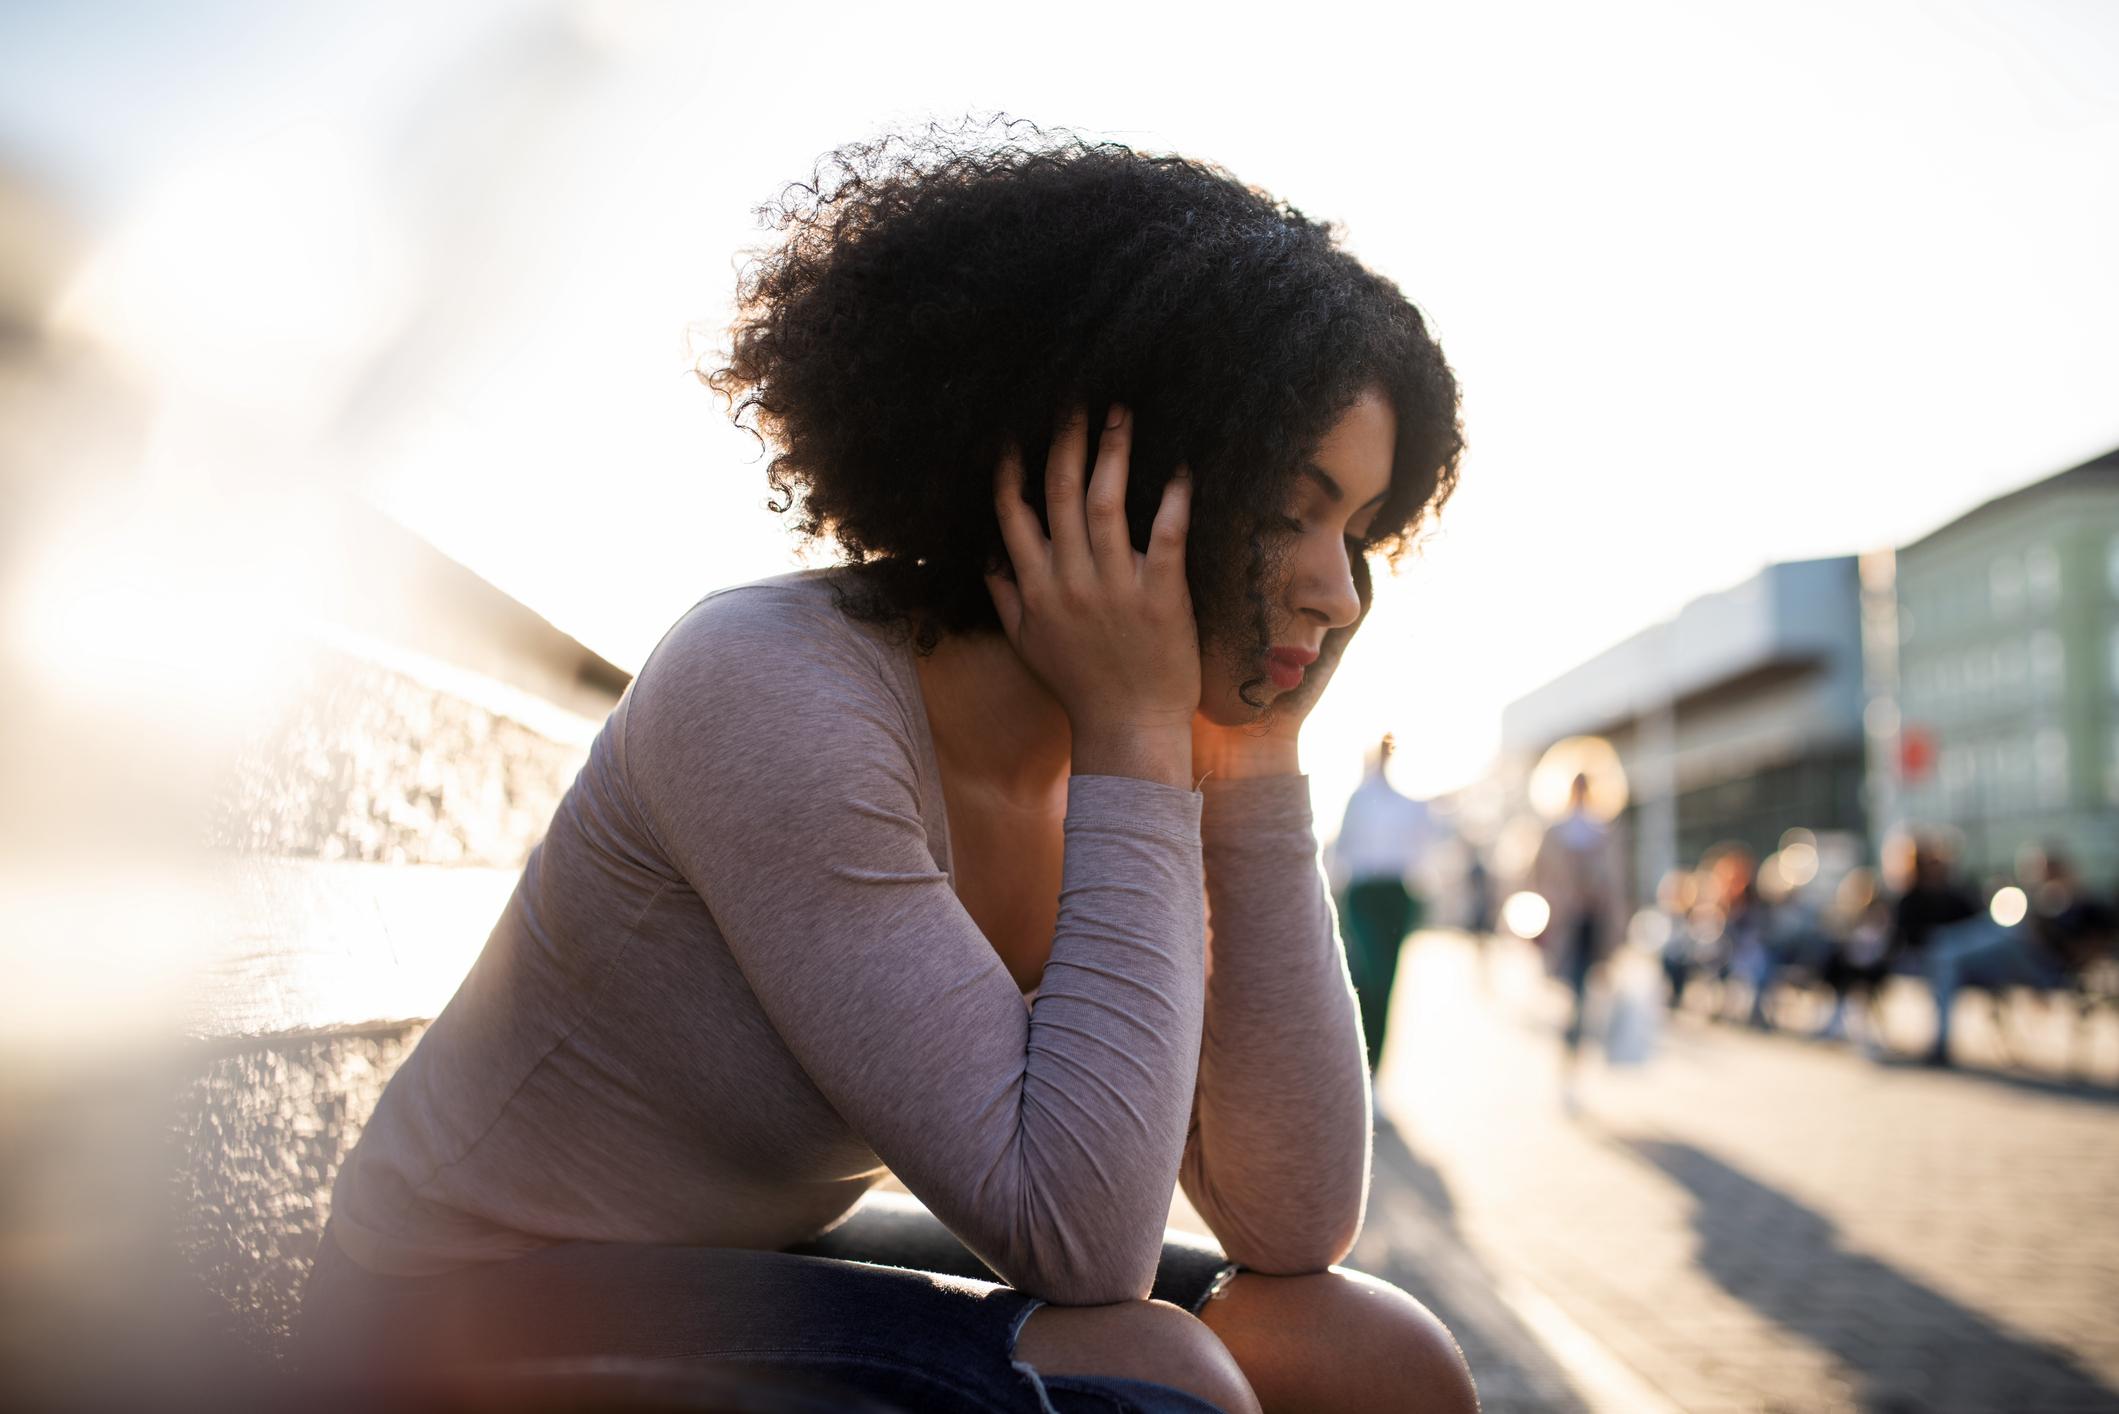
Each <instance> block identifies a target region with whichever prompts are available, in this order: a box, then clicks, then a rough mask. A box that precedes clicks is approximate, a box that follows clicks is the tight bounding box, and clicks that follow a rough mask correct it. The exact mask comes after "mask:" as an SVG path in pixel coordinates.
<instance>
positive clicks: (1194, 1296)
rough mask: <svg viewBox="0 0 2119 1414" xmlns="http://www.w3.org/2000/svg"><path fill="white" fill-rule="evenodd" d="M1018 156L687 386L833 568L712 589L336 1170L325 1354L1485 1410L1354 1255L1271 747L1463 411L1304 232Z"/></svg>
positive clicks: (1412, 316)
mask: <svg viewBox="0 0 2119 1414" xmlns="http://www.w3.org/2000/svg"><path fill="white" fill-rule="evenodd" d="M1020 132H1021V130H1019V129H1015V128H1011V129H1009V130H1008V131H1006V132H1004V133H1001V134H998V135H991V136H993V137H995V138H997V140H987V139H988V136H989V135H985V134H980V133H976V132H974V133H970V134H965V135H946V134H945V135H934V134H930V135H928V136H927V137H925V138H923V139H921V140H918V141H915V142H911V143H904V142H898V141H888V142H884V143H879V144H876V145H873V146H867V147H859V148H851V149H847V150H844V151H842V152H840V153H838V154H835V156H834V158H833V159H832V162H831V165H830V170H829V171H828V172H827V173H826V175H825V176H824V177H822V178H821V179H820V180H818V181H817V182H816V183H815V184H814V185H813V186H803V187H796V188H792V189H791V192H792V195H791V196H789V197H788V198H787V199H786V200H785V201H784V203H783V204H782V205H781V206H780V207H779V208H778V222H779V228H780V232H781V238H780V239H779V240H778V241H777V242H776V243H775V244H774V245H773V247H772V248H770V249H769V250H767V251H766V252H764V253H763V254H762V255H761V256H760V258H759V261H758V263H757V264H756V265H755V266H754V267H753V268H752V269H751V270H750V272H749V273H748V274H747V276H746V278H745V281H744V285H743V290H742V296H743V299H742V305H741V313H740V317H739V320H738V323H737V325H736V327H735V329H734V332H733V339H732V346H731V350H730V352H729V354H728V356H727V359H726V362H725V364H724V365H723V366H721V367H718V368H716V369H714V370H711V371H710V372H709V373H708V375H707V379H706V381H707V382H708V383H709V384H710V385H711V386H712V387H713V388H715V389H716V390H718V391H719V392H721V393H722V394H724V395H726V397H727V398H728V399H729V400H730V402H731V405H732V408H733V413H734V416H735V417H736V418H737V420H738V421H739V423H740V424H741V425H743V426H745V427H748V428H751V429H753V430H754V431H756V432H757V433H758V434H759V435H760V436H761V437H762V438H763V440H764V441H765V443H766V445H767V446H769V448H770V449H771V452H772V456H771V462H770V479H771V482H772V485H773V486H774V487H775V489H776V491H777V492H778V493H779V495H780V497H781V498H782V499H781V501H780V504H779V509H781V510H783V511H788V512H791V513H792V515H793V519H794V524H795V527H796V529H797V530H798V532H799V533H800V534H801V535H803V536H804V537H807V538H809V539H811V540H814V541H820V542H824V543H828V544H829V545H830V547H831V548H832V549H833V550H834V551H835V552H836V554H837V557H838V559H839V560H840V562H841V563H839V564H838V565H836V566H835V567H834V568H830V569H824V570H818V571H811V572H806V573H801V574H794V575H788V576H783V577H780V578H777V579H771V580H766V581H764V582H761V583H757V584H751V585H744V586H741V587H738V588H733V589H727V590H722V591H719V592H716V593H713V594H710V595H708V596H707V597H706V598H705V599H703V600H702V601H701V602H700V603H698V604H697V605H695V606H694V607H693V608H692V609H691V610H690V611H689V612H688V613H686V614H685V615H684V616H683V617H682V618H681V619H679V620H678V622H677V623H676V625H675V626H674V627H672V628H671V629H670V631H669V632H668V634H667V635H666V636H665V637H664V638H663V640H662V642H661V643H660V645H659V646H658V647H657V648H656V649H655V651H654V652H653V654H652V655H650V657H649V658H648V660H647V662H646V664H645V666H644V667H643V668H642V669H641V672H640V675H639V677H638V678H637V680H636V681H635V682H634V683H633V684H632V686H631V688H630V689H629V690H628V692H627V693H626V695H625V697H624V699H623V700H622V701H621V702H620V703H619V704H618V706H617V708H616V710H614V711H613V712H612V714H611V717H610V719H609V721H608V722H607V723H606V724H605V726H604V728H603V730H602V732H601V734H600V735H599V736H598V737H597V738H596V741H595V743H594V746H593V748H592V750H591V752H590V755H589V759H588V763H587V764H586V766H585V767H584V768H583V769H582V772H581V774H580V776H579V778H578V779H577V780H576V781H575V783H574V785H573V787H572V789H571V790H570V791H569V792H568V794H567V795H566V797H565V799H564V800H563V801H562V802H561V804H560V806H559V808H558V811H557V813H556V814H555V816H554V818H553V820H552V823H551V828H550V831H549V833H548V834H547V835H546V837H545V838H544V840H543V842H542V843H541V844H540V845H539V846H538V848H537V849H536V850H535V851H534V852H533V853H532V855H531V857H530V859H529V862H528V864H527V866H526V867H525V869H524V871H523V876H522V879H521V881H520V883H519V885H518V887H517V888H516V890H515V893H514V895H513V897H512V898H511V900H510V901H509V904H508V906H507V909H506V911H505V913H504V914H503V916H502V918H501V919H500V922H499V925H498V926H497V928H496V929H495V931H494V933H493V935H492V937H491V939H490V940H489V941H488V943H487V944H486V947H485V950H484V953H483V954H482V955H481V957H480V958H479V960H478V963H477V965H476V966H475V967H474V968H473V969H472V971H471V973H470V975H469V976H468V977H467V978H466V979H465V981H464V983H463V986H462V988H461V990H459V992H458V993H457V995H456V997H455V999H454V1000H453V1001H452V1002H451V1003H450V1004H449V1006H448V1008H447V1009H446V1010H445V1011H444V1012H443V1013H442V1014H441V1016H440V1017H438V1018H437V1019H436V1020H435V1022H434V1024H433V1026H432V1028H431V1029H430V1030H429V1031H428V1032H427V1033H426V1035H425V1036H424V1038H423V1039H422V1040H421V1042H420V1044H419V1046H418V1047H417V1049H416V1050H415V1051H414V1053H413V1054H412V1056H411V1057H410V1058H409V1059H408V1060H407V1061H406V1062H405V1064H404V1066H403V1067H402V1069H401V1070H400V1071H399V1072H398V1073H397V1075H396V1076H395V1077H394V1078H393V1079H392V1081H391V1083H390V1085H389V1088H388V1090H387V1092H386V1093H385V1094H384V1096H383V1099H382V1102H381V1105H380V1107H379V1108H378V1109H377V1111H376V1113H375V1116H374V1118H373V1120H372V1121H371V1122H370V1123H369V1125H368V1127H367V1130H366V1132H365V1133H364V1134H363V1135H362V1137H361V1140H360V1143H359V1145H358V1147H357V1148H356V1149H355V1151H354V1153H353V1154H352V1156H351V1157H350V1158H349V1160H348V1161H347V1163H346V1165H345V1167H344V1170H343V1172H342V1173H341V1174H340V1176H339V1179H338V1183H337V1186H336V1189H335V1192H334V1197H333V1211H332V1215H331V1221H330V1226H329V1229H328V1232H327V1234H326V1240H325V1250H324V1251H323V1253H322V1255H321V1257H320V1259H319V1263H318V1267H317V1271H316V1273H315V1275H314V1277H313V1279H312V1282H311V1287H310V1291H309V1294H308V1297H307V1304H306V1309H305V1315H304V1321H305V1328H306V1329H305V1339H306V1341H307V1346H308V1351H309V1354H310V1358H311V1359H312V1360H313V1361H315V1362H317V1363H319V1364H332V1365H339V1366H343V1365H345V1364H347V1363H351V1364H353V1365H357V1366H358V1365H368V1364H372V1363H374V1362H378V1361H386V1362H388V1363H389V1364H390V1365H391V1367H392V1368H402V1369H432V1368H437V1367H450V1366H461V1365H464V1364H467V1363H479V1362H491V1361H520V1360H524V1359H549V1358H554V1357H582V1356H599V1357H600V1356H616V1357H631V1358H637V1359H642V1360H649V1361H671V1360H679V1361H695V1360H704V1361H731V1362H743V1363H752V1364H756V1363H767V1364H772V1365H776V1366H781V1367H790V1368H793V1369H795V1370H798V1371H802V1372H805V1373H808V1374H812V1375H816V1376H821V1377H823V1378H827V1379H830V1380H833V1381H835V1382H837V1383H838V1384H840V1385H842V1386H850V1387H853V1388H856V1389H859V1390H861V1391H863V1392H865V1393H867V1394H869V1395H871V1396H873V1397H876V1398H880V1399H884V1400H889V1401H893V1402H896V1403H901V1404H903V1405H904V1406H906V1407H908V1408H912V1409H920V1410H955V1409H963V1410H981V1411H984V1410H1018V1409H1020V1410H1026V1411H1032V1410H1048V1409H1059V1410H1066V1409H1075V1408H1081V1409H1099V1410H1102V1409H1110V1408H1113V1407H1122V1408H1128V1409H1138V1410H1164V1409H1169V1410H1178V1409H1198V1408H1200V1407H1202V1401H1204V1402H1205V1403H1206V1404H1211V1405H1213V1406H1217V1407H1220V1408H1223V1409H1228V1410H1255V1409H1259V1408H1264V1409H1267V1410H1283V1409H1298V1408H1300V1409H1333V1410H1347V1411H1357V1410H1377V1411H1381V1410H1392V1411H1402V1410H1408V1409H1436V1410H1464V1409H1471V1408H1473V1407H1474V1399H1473V1395H1472V1391H1471V1386H1470V1380H1469V1377H1468V1375H1467V1374H1466V1372H1465V1369H1464V1366H1463V1362H1462V1359H1461V1357H1460V1356H1459V1355H1458V1354H1457V1352H1456V1349H1455V1346H1454V1344H1453V1343H1452V1342H1451V1340H1450V1339H1449V1336H1448V1333H1447V1332H1446V1331H1445V1330H1443V1328H1442V1327H1441V1326H1440V1324H1439V1323H1437V1322H1436V1321H1435V1319H1434V1318H1433V1317H1432V1316H1431V1315H1430V1314H1428V1312H1427V1311H1426V1309H1425V1308H1424V1307H1422V1306H1421V1305H1419V1304H1418V1303H1417V1302H1416V1301H1414V1300H1413V1299H1412V1298H1411V1297H1409V1296H1407V1295H1405V1294H1404V1293H1403V1292H1401V1291H1399V1290H1398V1289H1397V1288H1395V1287H1393V1286H1390V1285H1388V1284H1386V1283H1384V1282H1381V1281H1378V1280H1376V1279H1374V1278H1371V1277H1368V1276H1365V1275H1361V1274H1358V1273H1355V1272H1352V1271H1348V1270H1346V1269H1345V1268H1343V1267H1339V1266H1337V1265H1335V1264H1337V1263H1339V1262H1341V1261H1342V1260H1343V1259H1344V1258H1345V1257H1346V1256H1347V1254H1348V1252H1349V1250H1350V1249H1351V1248H1352V1246H1353V1244H1354V1239H1355V1236H1356V1234H1357V1232H1358V1231H1359V1229H1360V1226H1361V1220H1362V1210H1363V1205H1364V1202H1365V1198H1366V1192H1367V1180H1368V1171H1369V1161H1370V1129H1369V1125H1370V1110H1369V1093H1368V1080H1367V1070H1366V1067H1365V1066H1364V1064H1363V1043H1362V1037H1361V1032H1360V1026H1359V1022H1358V1020H1357V1017H1356V1012H1355V1007H1354V1001H1353V997H1352V995H1351V992H1350V990H1349V987H1348V981H1347V972H1346V965H1345V962H1344V960H1343V956H1342V953H1341V949H1340V945H1339V942H1338V940H1337V938H1336V937H1335V936H1334V933H1333V919H1332V913H1331V910H1330V907H1329V905H1328V904H1327V902H1326V896H1325V889H1324V884H1323V880H1322V878H1321V877H1320V874H1319V871H1318V867H1317V843H1316V839H1315V836H1314V834H1313V832H1312V827H1311V820H1310V809H1309V795H1308V785H1307V782H1306V780H1305V778H1304V777H1303V776H1302V775H1301V774H1300V773H1299V766H1298V760H1297V743H1298V741H1299V739H1300V734H1301V729H1302V725H1303V721H1304V719H1305V717H1306V716H1307V715H1308V713H1309V711H1310V708H1311V707H1312V705H1313V704H1314V703H1315V702H1316V699H1317V694H1318V693H1319V692H1320V691H1321V690H1322V689H1323V687H1324V685H1325V682H1326V680H1327V679H1328V678H1329V677H1330V675H1331V672H1332V668H1333V665H1334V664H1335V663H1336V661H1337V660H1338V658H1339V655H1340V652H1341V650H1342V649H1343V648H1344V647H1345V645H1346V641H1347V638H1348V636H1349V635H1350V634H1351V633H1352V632H1353V631H1354V628H1355V626H1356V625H1357V624H1358V623H1359V622H1360V620H1361V617H1362V615H1363V613H1364V612H1365V610H1366V608H1367V604H1368V600H1369V583H1370V581H1369V570H1368V561H1369V559H1370V557H1372V556H1377V555H1382V556H1390V555H1393V554H1395V553H1397V552H1399V551H1400V550H1402V549H1403V548H1404V546H1405V544H1406V540H1407V537H1408V535H1409V534H1410V533H1411V532H1412V531H1413V530H1415V529H1416V528H1417V527H1418V526H1419V525H1420V524H1421V522H1422V520H1423V518H1424V517H1426V516H1428V515H1431V514H1432V513H1433V512H1434V511H1435V510H1436V509H1437V508H1438V507H1439V506H1440V505H1441V503H1442V502H1443V500H1444V499H1445V498H1446V497H1447V496H1448V494H1449V491H1450V489H1451V487H1452V485H1453V483H1454V480H1455V468H1456V463H1457V458H1458V453H1459V448H1460V445H1461V439H1460V434H1459V430H1458V420H1457V387H1456V382H1455V380H1454V378H1453V377H1452V375H1451V373H1450V371H1449V368H1448V366H1447V365H1446V364H1445V363H1444V361H1443V358H1442V355H1441V352H1440V350H1439V349H1438V348H1437V347H1436V345H1435V343H1434V341H1433V340H1432V339H1431V338H1430V337H1429V335H1428V333H1427V331H1426V329H1425V327H1424V325H1423V323H1422V321H1421V318H1420V316H1419V314H1418V313H1417V312H1416V311H1415V310H1414V308H1413V307H1412V305H1410V304H1409V303H1407V301H1406V300H1405V298H1404V297H1403V296H1402V295H1400V294H1399V292H1398V291H1397V290H1396V289H1395V288H1394V287H1393V286H1392V285H1391V284H1390V283H1389V282H1388V281H1386V280H1384V279H1382V278H1380V277H1379V276H1377V275H1375V274H1373V273H1371V272H1370V271H1368V270H1366V269H1364V268H1363V267H1362V266H1361V265H1360V264H1359V263H1358V262H1357V261H1355V260H1354V259H1353V258H1352V257H1351V256H1350V255H1347V254H1346V253H1345V252H1343V251H1342V250H1340V249H1339V248H1338V247H1337V246H1336V245H1335V243H1334V241H1333V238H1332V236H1331V233H1330V232H1329V230H1328V229H1327V228H1326V227H1324V226H1321V225H1319V224H1317V223H1315V222H1312V221H1310V220H1308V219H1306V218H1305V217H1303V216H1302V215H1301V214H1300V213H1298V212H1296V211H1294V210H1293V209H1291V208H1289V207H1287V206H1285V205H1282V204H1281V203H1279V202H1277V201H1275V200H1274V199H1272V198H1271V197H1269V196H1266V195H1265V194H1263V193H1261V192H1258V191H1256V190H1254V189H1251V188H1248V187H1245V186H1243V185H1242V184H1241V183H1239V182H1237V181H1236V180H1235V179H1233V178H1232V177H1230V176H1229V175H1228V174H1227V173H1224V172H1222V171H1220V170H1218V169H1215V168H1212V167H1209V166H1205V165H1202V164H1200V163H1197V162H1191V161H1185V160H1181V159H1177V158H1167V157H1149V156H1144V155H1141V154H1138V153H1135V152H1132V151H1129V150H1127V149H1125V148H1123V147H1117V146H1110V145H1099V144H1089V143H1083V142H1078V141H1074V140H1071V139H1067V138H1048V137H1045V136H1044V135H1042V134H1030V135H1028V136H1027V137H1025V136H1021V135H1020ZM650 513H651V512H650ZM1210 914H1211V917H1212V923H1213V927H1212V937H1211V940H1210V939H1209V937H1208V930H1207V919H1208V916H1209V915H1210ZM886 1170H887V1171H888V1172H889V1173H891V1174H894V1175H895V1176H896V1177H897V1178H898V1179H900V1180H901V1181H902V1182H903V1184H904V1185H905V1186H906V1187H907V1188H909V1189H910V1190H911V1192H912V1193H913V1194H915V1195H917V1197H918V1198H919V1199H920V1200H921V1204H924V1208H923V1207H921V1206H919V1205H908V1204H905V1203H903V1202H902V1201H900V1202H896V1203H893V1202H890V1201H887V1200H885V1199H883V1197H882V1195H874V1196H869V1197H866V1198H865V1199H864V1195H868V1194H869V1191H870V1189H871V1188H873V1187H874V1186H875V1185H876V1184H877V1183H878V1182H879V1181H880V1180H881V1179H882V1178H883V1177H884V1175H885V1173H886ZM1178 1184H1182V1186H1183V1188H1184V1191H1185V1192H1186V1194H1187V1195H1189V1197H1190V1198H1191V1200H1192V1202H1193V1203H1194V1204H1195V1205H1196V1206H1197V1208H1198V1210H1199V1212H1200V1213H1201V1214H1202V1216H1203V1217H1204V1218H1205V1220H1206V1222H1207V1223H1208V1225H1209V1226H1210V1227H1211V1228H1212V1230H1213V1232H1214V1233H1215V1235H1216V1237H1217V1238H1218V1239H1219V1247H1218V1248H1216V1247H1215V1246H1214V1245H1212V1244H1208V1243H1205V1242H1201V1241H1198V1240H1188V1239H1185V1238H1183V1237H1180V1236H1177V1235H1173V1234H1166V1232H1165V1229H1164V1222H1165V1219H1166V1216H1167V1212H1168V1208H1169V1204H1170V1201H1171V1193H1172V1189H1173V1186H1175V1185H1178Z"/></svg>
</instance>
